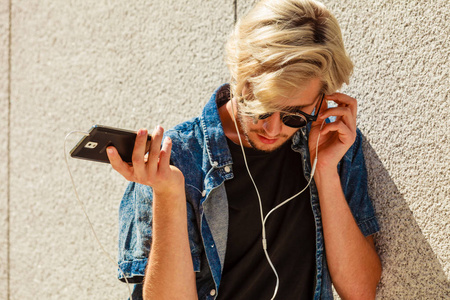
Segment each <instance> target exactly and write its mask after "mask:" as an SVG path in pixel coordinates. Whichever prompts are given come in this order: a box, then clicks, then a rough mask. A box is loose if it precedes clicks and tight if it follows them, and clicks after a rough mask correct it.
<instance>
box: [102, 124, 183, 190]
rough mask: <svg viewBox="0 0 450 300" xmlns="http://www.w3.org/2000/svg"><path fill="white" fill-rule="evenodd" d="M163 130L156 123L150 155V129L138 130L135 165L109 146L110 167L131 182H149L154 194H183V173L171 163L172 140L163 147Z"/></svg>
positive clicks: (167, 141)
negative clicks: (148, 138) (123, 158)
mask: <svg viewBox="0 0 450 300" xmlns="http://www.w3.org/2000/svg"><path fill="white" fill-rule="evenodd" d="M163 133H164V129H163V128H162V127H161V126H159V125H158V126H157V127H156V128H155V129H154V130H153V133H152V142H151V146H150V151H149V153H148V157H146V153H145V146H146V143H147V135H148V132H147V129H139V131H138V132H137V137H136V142H135V144H134V149H133V157H132V165H131V166H130V165H129V164H127V163H126V162H124V161H123V160H122V158H121V157H120V155H119V154H118V152H117V150H116V149H115V148H114V147H112V146H111V147H108V148H107V151H106V152H107V155H108V158H109V161H110V163H111V166H112V167H113V168H114V170H116V171H117V172H119V173H120V174H121V175H122V176H123V177H125V179H126V180H128V181H133V182H137V183H140V184H144V185H148V186H151V187H152V188H153V193H154V194H156V195H158V196H159V197H163V198H166V199H170V198H173V197H171V196H176V195H180V193H184V176H183V173H182V172H181V171H180V170H179V169H178V168H177V167H175V166H172V165H170V153H171V149H172V140H171V139H170V138H169V137H166V138H165V139H164V143H163V145H162V148H160V145H161V140H162V138H163Z"/></svg>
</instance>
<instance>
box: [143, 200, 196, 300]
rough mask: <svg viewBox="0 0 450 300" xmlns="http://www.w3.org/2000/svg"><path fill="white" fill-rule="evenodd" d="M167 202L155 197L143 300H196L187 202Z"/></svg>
mask: <svg viewBox="0 0 450 300" xmlns="http://www.w3.org/2000/svg"><path fill="white" fill-rule="evenodd" d="M181 198H183V199H181ZM166 200H168V199H161V198H158V196H157V195H155V197H154V202H153V241H152V249H151V252H150V256H149V262H148V265H147V269H146V275H145V279H144V291H143V294H144V299H158V300H159V299H197V290H196V283H195V273H194V268H193V264H192V257H191V253H190V248H189V238H188V229H187V214H186V200H185V197H184V195H183V196H182V197H180V199H170V200H171V201H166ZM174 200H176V201H174Z"/></svg>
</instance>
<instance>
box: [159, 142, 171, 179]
mask: <svg viewBox="0 0 450 300" xmlns="http://www.w3.org/2000/svg"><path fill="white" fill-rule="evenodd" d="M171 151H172V139H171V138H170V137H166V138H165V139H164V143H163V146H162V148H161V153H160V155H159V166H158V168H159V169H158V171H160V172H163V173H164V172H167V171H169V170H170V154H171Z"/></svg>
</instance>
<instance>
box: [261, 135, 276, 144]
mask: <svg viewBox="0 0 450 300" xmlns="http://www.w3.org/2000/svg"><path fill="white" fill-rule="evenodd" d="M258 138H259V140H260V141H261V142H262V143H264V144H273V143H275V142H276V141H278V139H269V138H266V137H264V136H262V135H259V134H258Z"/></svg>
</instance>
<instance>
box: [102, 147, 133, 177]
mask: <svg viewBox="0 0 450 300" xmlns="http://www.w3.org/2000/svg"><path fill="white" fill-rule="evenodd" d="M106 155H107V156H108V159H109V162H110V164H111V166H112V167H113V169H114V170H116V171H117V172H119V174H121V175H122V176H123V177H125V179H127V180H128V181H134V177H133V174H134V170H133V167H131V166H130V165H129V164H127V163H126V162H124V161H123V160H122V158H121V157H120V155H119V153H118V152H117V150H116V148H114V147H112V146H110V147H108V148H107V149H106Z"/></svg>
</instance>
